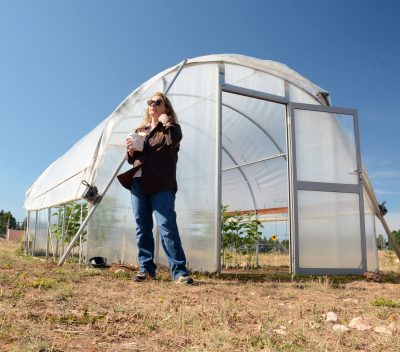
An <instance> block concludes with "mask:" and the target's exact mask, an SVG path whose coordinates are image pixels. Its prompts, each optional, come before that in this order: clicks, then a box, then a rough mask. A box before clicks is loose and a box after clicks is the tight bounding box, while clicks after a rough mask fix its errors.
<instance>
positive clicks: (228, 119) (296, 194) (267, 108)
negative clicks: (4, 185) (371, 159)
mask: <svg viewBox="0 0 400 352" xmlns="http://www.w3.org/2000/svg"><path fill="white" fill-rule="evenodd" d="M167 89H168V96H169V98H170V99H171V101H172V103H173V105H174V107H175V109H176V112H177V115H178V117H179V121H180V124H181V127H182V131H183V140H182V142H181V148H180V152H179V162H178V170H177V175H178V176H177V177H178V187H179V191H178V193H177V198H176V210H177V214H178V226H179V229H180V234H181V238H182V242H183V246H184V248H185V251H186V255H187V258H188V265H189V267H190V268H192V269H194V270H202V271H219V270H220V269H221V262H220V253H221V240H220V238H221V236H220V233H221V229H220V227H221V205H229V210H231V211H233V210H236V211H239V210H240V211H242V212H245V213H249V212H254V213H255V214H256V216H257V217H258V218H259V219H260V220H261V221H268V218H269V217H271V216H272V215H273V216H280V217H282V218H283V219H287V221H288V224H289V229H290V236H289V238H290V259H291V260H290V262H291V265H290V266H291V271H292V272H294V273H296V274H307V273H315V274H340V273H343V274H359V273H363V272H365V271H367V270H375V269H377V266H378V262H377V249H376V240H375V213H376V211H375V210H374V209H375V204H376V203H377V202H376V197H375V195H374V193H373V191H372V188H371V186H370V183H369V182H368V177H367V174H366V172H365V170H363V167H362V164H361V157H360V148H359V133H358V122H357V118H358V117H357V111H355V110H353V109H344V108H337V107H332V106H330V103H329V100H328V93H327V92H326V91H325V90H323V89H321V88H320V87H318V86H316V85H315V84H313V83H312V82H310V81H309V80H307V79H305V78H304V77H302V76H301V75H299V74H298V73H296V72H294V71H293V70H291V69H290V68H288V67H287V66H285V65H283V64H280V63H277V62H272V61H265V60H259V59H255V58H251V57H245V56H240V55H210V56H203V57H198V58H194V59H190V60H187V61H186V60H185V62H184V63H182V64H180V65H177V66H175V67H172V68H169V69H167V70H165V71H163V72H161V73H159V74H158V75H156V76H154V77H153V78H151V79H150V80H148V81H147V82H145V83H144V84H143V85H141V86H140V87H138V88H137V89H136V90H134V91H133V92H132V93H131V94H130V95H129V96H128V97H127V98H126V99H125V100H124V101H123V102H122V103H121V104H120V105H119V106H118V107H117V109H116V110H115V111H114V112H113V113H112V114H111V115H110V116H109V117H108V118H106V119H105V120H104V121H103V122H101V123H100V124H99V125H98V126H97V127H96V128H95V129H94V130H93V131H91V132H90V133H89V134H88V135H86V136H85V137H83V138H82V139H81V140H80V141H79V142H78V143H77V144H75V145H74V146H73V147H72V148H71V149H70V150H69V151H68V152H67V153H66V154H65V155H64V156H62V157H61V158H60V159H58V160H56V161H55V162H54V163H53V164H52V165H50V166H49V167H48V168H47V170H45V171H44V173H43V174H42V175H41V176H40V177H39V178H38V179H37V180H36V181H35V182H34V183H33V185H32V187H31V188H30V189H29V190H28V192H27V194H26V200H25V209H26V210H27V211H28V219H29V229H28V232H29V233H30V234H31V235H32V237H33V239H34V241H33V242H34V244H33V246H34V249H35V251H39V250H42V251H46V253H49V252H50V251H51V247H52V246H51V244H52V241H50V242H49V238H50V239H51V234H50V235H49V226H50V224H51V223H52V222H54V221H55V220H54V219H53V217H52V216H51V211H49V209H50V208H53V207H59V206H60V205H63V204H65V203H67V202H69V201H79V200H80V199H81V196H82V193H83V192H84V189H85V187H84V186H83V185H82V184H81V181H82V180H86V181H88V182H89V183H90V184H93V185H95V186H96V187H97V188H98V189H99V191H100V193H104V190H106V192H105V194H104V195H103V198H102V201H101V203H100V204H99V205H98V206H97V209H96V211H95V212H93V216H92V217H91V218H90V220H89V221H88V226H87V241H86V242H85V250H84V256H85V258H90V257H94V256H103V257H106V258H107V259H108V262H123V263H136V245H135V221H134V219H133V214H132V209H131V203H130V194H129V192H128V191H127V190H126V189H124V188H123V187H122V186H121V185H120V184H119V182H118V181H117V179H115V177H114V175H115V173H116V171H117V170H118V168H119V166H120V165H121V160H122V159H123V157H124V155H125V137H126V135H127V134H128V133H129V132H131V131H132V129H133V128H134V127H135V126H136V125H138V123H139V122H140V121H141V120H142V118H143V114H144V111H145V109H146V100H147V99H148V98H149V97H150V96H151V95H152V94H153V93H154V92H156V91H165V90H167ZM129 167H130V166H129V165H127V164H124V165H123V166H122V169H121V170H120V172H123V171H125V170H127V169H128V168H129ZM110 180H111V181H112V182H111V183H109V181H110ZM108 184H110V186H109V187H108ZM366 187H367V188H368V192H366ZM156 237H157V238H158V236H156ZM49 243H50V246H49ZM53 252H54V251H53ZM53 254H54V253H53ZM156 260H157V261H158V262H160V263H165V262H166V259H165V257H164V255H163V252H162V250H160V248H159V246H158V241H157V240H156Z"/></svg>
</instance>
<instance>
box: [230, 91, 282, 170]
mask: <svg viewBox="0 0 400 352" xmlns="http://www.w3.org/2000/svg"><path fill="white" fill-rule="evenodd" d="M285 119H286V108H285V106H284V105H282V104H276V103H272V102H268V101H265V100H260V99H254V98H249V97H245V96H241V95H236V94H230V93H223V95H222V131H223V133H222V146H223V149H224V150H225V151H226V153H227V154H229V155H230V156H231V158H233V160H234V161H235V162H236V163H238V164H243V163H248V162H254V161H258V160H260V159H263V158H266V157H271V156H275V155H279V154H280V153H285V152H286V127H285V126H286V125H285Z"/></svg>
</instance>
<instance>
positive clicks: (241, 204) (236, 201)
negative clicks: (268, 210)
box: [222, 169, 257, 211]
mask: <svg viewBox="0 0 400 352" xmlns="http://www.w3.org/2000/svg"><path fill="white" fill-rule="evenodd" d="M222 204H223V205H227V206H228V211H237V210H255V209H256V207H257V206H256V203H255V199H254V198H253V196H252V193H251V188H250V187H249V184H248V183H247V182H246V178H245V177H244V175H243V174H242V173H241V172H240V170H239V169H231V170H228V171H225V172H223V173H222Z"/></svg>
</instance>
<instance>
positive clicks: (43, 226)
mask: <svg viewBox="0 0 400 352" xmlns="http://www.w3.org/2000/svg"><path fill="white" fill-rule="evenodd" d="M35 232H36V234H35V236H34V238H35V239H34V244H33V246H34V255H37V256H42V255H45V254H46V248H47V235H48V225H47V209H44V210H40V211H38V217H37V224H36V231H35Z"/></svg>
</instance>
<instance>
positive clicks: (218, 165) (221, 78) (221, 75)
mask: <svg viewBox="0 0 400 352" xmlns="http://www.w3.org/2000/svg"><path fill="white" fill-rule="evenodd" d="M223 84H225V67H224V65H223V63H220V64H219V66H218V77H217V95H216V101H215V103H216V141H217V143H216V151H215V152H216V154H215V155H216V160H215V171H216V180H215V188H216V192H215V194H216V199H215V202H216V207H217V216H216V224H215V237H216V246H215V247H216V253H215V254H216V258H215V259H216V271H217V272H221V219H222V214H221V212H222V210H221V206H222V204H221V203H222V88H221V86H222V85H223Z"/></svg>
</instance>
